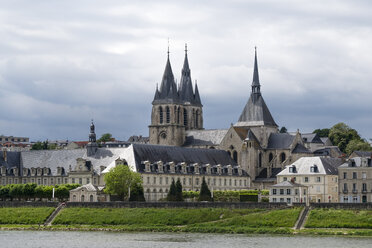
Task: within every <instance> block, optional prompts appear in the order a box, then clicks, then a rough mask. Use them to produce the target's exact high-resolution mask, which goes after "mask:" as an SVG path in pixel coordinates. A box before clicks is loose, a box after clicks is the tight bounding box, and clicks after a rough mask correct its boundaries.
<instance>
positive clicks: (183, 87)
mask: <svg viewBox="0 0 372 248" xmlns="http://www.w3.org/2000/svg"><path fill="white" fill-rule="evenodd" d="M179 95H180V98H181V100H182V101H184V102H189V103H192V102H193V100H194V91H193V89H192V81H191V71H190V66H189V59H188V57H187V44H185V60H184V62H183V67H182V75H181V82H180V88H179Z"/></svg>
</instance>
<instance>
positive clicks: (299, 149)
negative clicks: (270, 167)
mask: <svg viewBox="0 0 372 248" xmlns="http://www.w3.org/2000/svg"><path fill="white" fill-rule="evenodd" d="M292 153H312V152H311V151H310V150H309V149H307V148H306V147H305V146H303V145H302V144H297V145H296V147H295V148H294V149H293V151H292Z"/></svg>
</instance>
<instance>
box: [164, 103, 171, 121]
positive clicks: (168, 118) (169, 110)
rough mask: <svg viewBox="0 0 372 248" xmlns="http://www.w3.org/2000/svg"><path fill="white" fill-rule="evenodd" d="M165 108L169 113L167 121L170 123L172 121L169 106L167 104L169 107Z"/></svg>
mask: <svg viewBox="0 0 372 248" xmlns="http://www.w3.org/2000/svg"><path fill="white" fill-rule="evenodd" d="M165 110H166V114H167V123H169V122H170V109H169V107H168V106H167V107H166V108H165Z"/></svg>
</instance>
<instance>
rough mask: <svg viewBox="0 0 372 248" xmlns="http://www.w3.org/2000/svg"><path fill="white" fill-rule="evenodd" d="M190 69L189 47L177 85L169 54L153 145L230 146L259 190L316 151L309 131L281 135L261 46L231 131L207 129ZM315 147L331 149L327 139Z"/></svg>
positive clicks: (158, 91) (156, 106)
mask: <svg viewBox="0 0 372 248" xmlns="http://www.w3.org/2000/svg"><path fill="white" fill-rule="evenodd" d="M190 72H191V71H190V66H189V61H188V54H187V49H186V50H185V59H184V64H183V68H182V73H181V81H180V85H179V87H177V84H176V82H175V79H174V75H173V72H172V67H171V63H170V59H169V53H168V57H167V62H166V66H165V70H164V74H163V78H162V81H161V85H160V89H158V88H157V89H156V91H155V97H154V100H153V102H152V105H153V107H152V113H151V125H150V126H149V135H150V143H151V144H156V145H169V146H181V147H187V148H209V149H219V150H225V151H227V152H228V154H229V155H230V157H231V158H232V159H233V160H234V161H235V162H236V163H237V164H239V165H240V166H241V167H242V169H243V170H244V171H246V172H247V173H248V175H249V176H250V178H251V186H252V187H255V188H266V187H267V186H268V185H271V184H273V183H275V182H276V174H277V173H279V172H280V171H281V170H282V169H283V168H284V167H285V166H286V165H288V164H290V163H292V162H293V161H296V160H297V159H298V158H300V157H307V156H313V155H314V152H315V149H312V148H313V147H314V144H313V143H312V142H313V141H312V140H307V139H306V138H305V136H309V134H300V133H299V131H297V132H295V133H279V130H278V125H277V124H276V122H275V120H274V118H273V117H272V115H271V113H270V110H269V108H268V106H267V105H266V103H265V101H264V98H263V96H262V92H261V84H260V79H259V73H258V62H257V51H256V50H255V56H254V69H253V80H252V84H251V93H250V96H249V99H248V102H247V104H246V105H245V106H244V108H243V111H242V113H241V115H240V117H239V119H238V121H237V122H236V123H235V124H234V125H232V126H231V127H230V128H228V129H211V130H206V129H204V128H203V109H202V108H203V105H202V104H201V98H200V95H199V90H198V87H197V85H196V84H195V90H193V86H192V80H191V73H190ZM315 138H316V137H315ZM317 138H318V139H317V140H319V137H317ZM313 140H316V139H314V137H313ZM314 142H315V141H314ZM315 145H317V146H316V148H317V149H316V150H317V151H319V150H321V149H325V144H323V143H322V142H320V143H319V144H315Z"/></svg>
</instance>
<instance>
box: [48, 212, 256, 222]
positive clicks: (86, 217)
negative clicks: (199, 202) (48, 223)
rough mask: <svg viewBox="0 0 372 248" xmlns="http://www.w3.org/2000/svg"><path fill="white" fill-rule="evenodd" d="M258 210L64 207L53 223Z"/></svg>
mask: <svg viewBox="0 0 372 248" xmlns="http://www.w3.org/2000/svg"><path fill="white" fill-rule="evenodd" d="M258 211H263V210H259V209H218V208H200V209H184V208H168V209H164V208H163V209H160V208H65V209H63V210H62V211H61V212H60V213H59V215H58V216H57V217H56V219H55V220H54V221H53V224H87V225H137V224H140V225H151V226H159V225H165V226H179V225H189V224H194V223H202V222H209V221H215V220H220V219H226V218H232V217H237V216H242V215H246V214H249V213H252V212H258Z"/></svg>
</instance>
